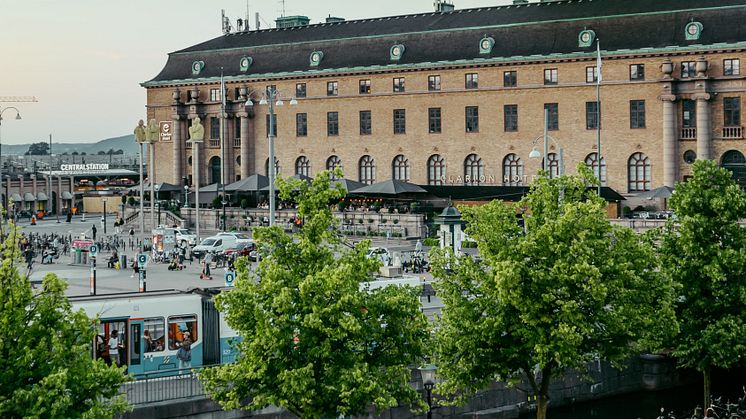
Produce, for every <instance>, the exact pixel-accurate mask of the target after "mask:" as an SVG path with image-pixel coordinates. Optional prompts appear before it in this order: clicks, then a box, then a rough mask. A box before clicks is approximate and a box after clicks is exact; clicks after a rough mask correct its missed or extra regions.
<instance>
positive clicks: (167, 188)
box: [127, 182, 184, 193]
mask: <svg viewBox="0 0 746 419" xmlns="http://www.w3.org/2000/svg"><path fill="white" fill-rule="evenodd" d="M155 186H156V187H157V188H158V193H161V192H182V191H183V190H184V189H182V188H181V187H180V186H177V185H173V184H170V183H166V182H160V183H156V184H155ZM142 188H143V190H145V191H149V190H150V182H144V183H143V185H142ZM127 190H128V191H134V192H139V191H140V185H135V186H132V187H130V188H127Z"/></svg>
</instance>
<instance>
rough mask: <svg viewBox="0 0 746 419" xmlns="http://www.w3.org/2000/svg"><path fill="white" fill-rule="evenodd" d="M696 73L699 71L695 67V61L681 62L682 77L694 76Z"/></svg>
mask: <svg viewBox="0 0 746 419" xmlns="http://www.w3.org/2000/svg"><path fill="white" fill-rule="evenodd" d="M696 74H697V73H696V71H695V69H694V61H684V62H682V63H681V78H682V79H686V78H689V77H694V76H695V75H696Z"/></svg>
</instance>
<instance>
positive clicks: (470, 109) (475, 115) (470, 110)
mask: <svg viewBox="0 0 746 419" xmlns="http://www.w3.org/2000/svg"><path fill="white" fill-rule="evenodd" d="M466 132H479V107H478V106H467V107H466Z"/></svg>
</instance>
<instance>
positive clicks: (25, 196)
mask: <svg viewBox="0 0 746 419" xmlns="http://www.w3.org/2000/svg"><path fill="white" fill-rule="evenodd" d="M23 200H24V201H26V202H33V201H36V197H35V196H34V194H32V193H31V192H26V193H25V194H23Z"/></svg>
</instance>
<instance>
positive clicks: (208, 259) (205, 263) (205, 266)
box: [199, 252, 212, 279]
mask: <svg viewBox="0 0 746 419" xmlns="http://www.w3.org/2000/svg"><path fill="white" fill-rule="evenodd" d="M210 263H212V254H211V253H209V252H208V253H206V254H205V258H204V259H202V274H201V275H200V277H199V279H212V277H211V276H210Z"/></svg>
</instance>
